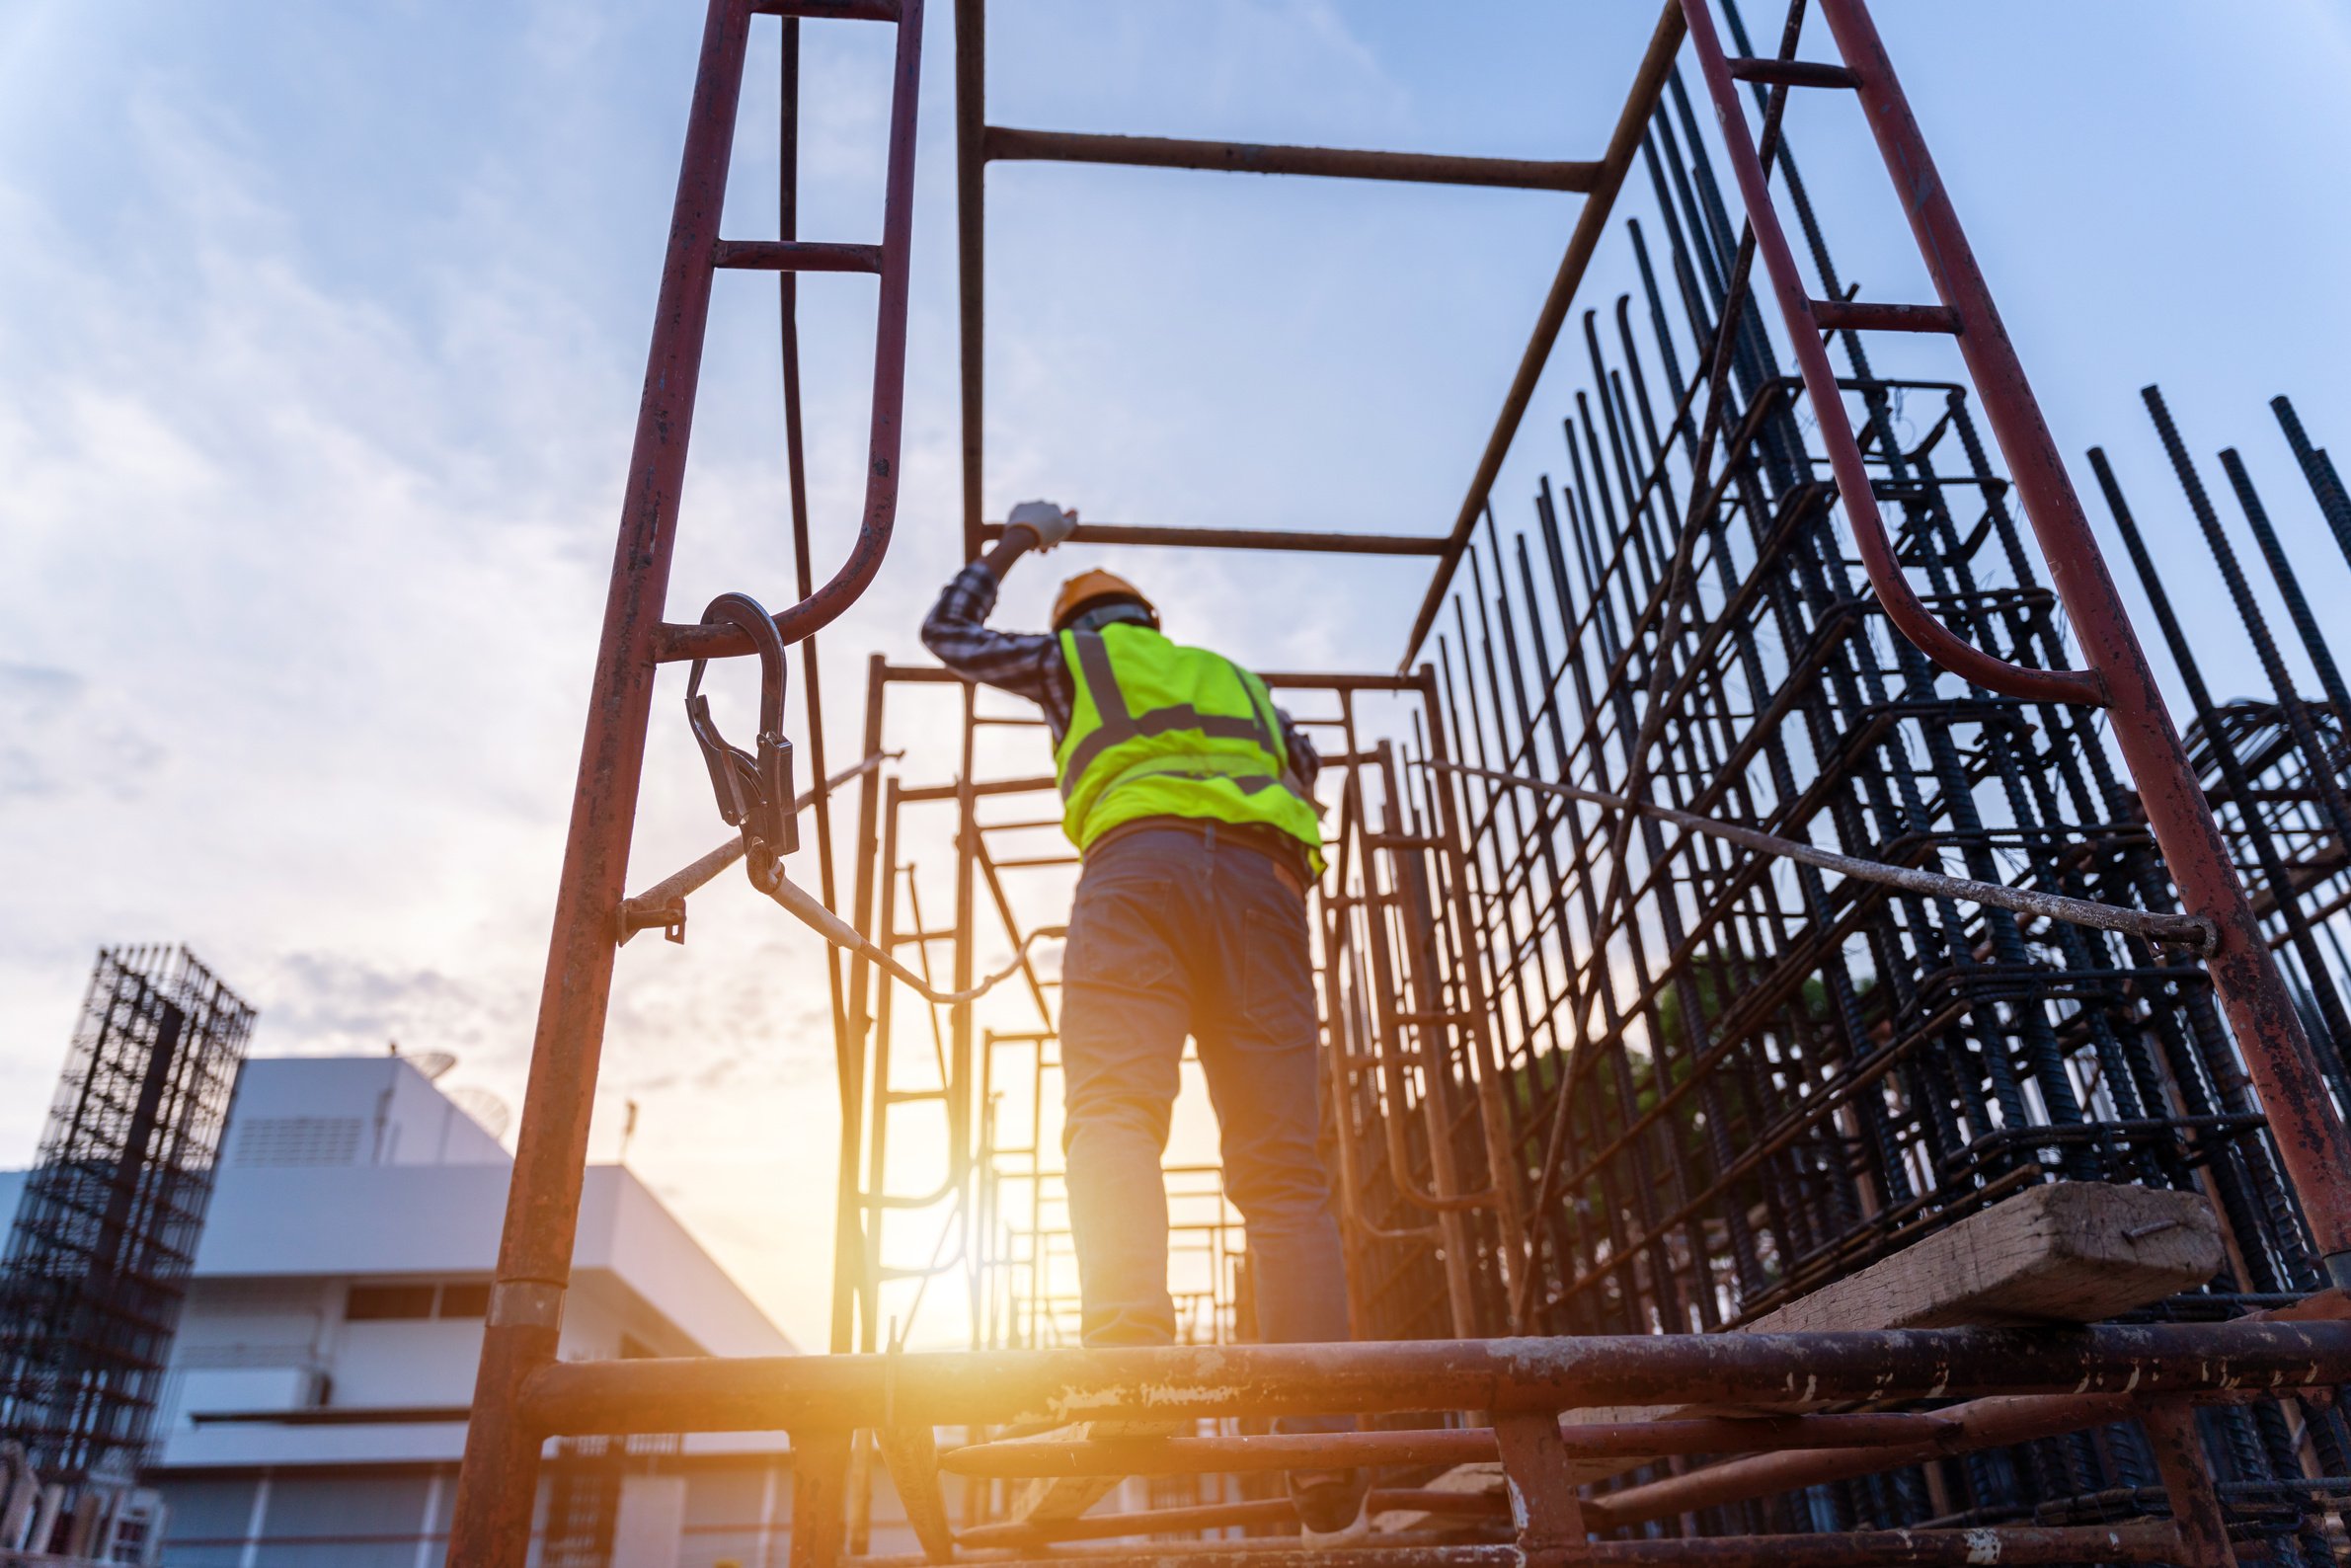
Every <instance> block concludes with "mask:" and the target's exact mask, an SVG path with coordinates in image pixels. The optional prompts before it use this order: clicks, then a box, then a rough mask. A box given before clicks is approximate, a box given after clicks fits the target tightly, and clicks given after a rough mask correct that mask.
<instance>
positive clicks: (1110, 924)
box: [1061, 876, 1176, 991]
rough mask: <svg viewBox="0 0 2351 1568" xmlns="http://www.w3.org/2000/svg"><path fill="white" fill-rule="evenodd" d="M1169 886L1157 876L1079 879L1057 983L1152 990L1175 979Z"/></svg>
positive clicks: (1071, 907) (1162, 986) (1170, 890)
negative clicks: (1059, 979)
mask: <svg viewBox="0 0 2351 1568" xmlns="http://www.w3.org/2000/svg"><path fill="white" fill-rule="evenodd" d="M1172 892H1173V889H1172V886H1171V884H1169V883H1168V882H1167V881H1165V880H1163V879H1160V878H1145V877H1134V876H1125V877H1104V878H1088V879H1084V880H1081V881H1080V882H1079V883H1078V885H1077V900H1076V902H1074V903H1073V904H1072V905H1071V906H1070V910H1069V940H1068V943H1067V945H1066V946H1064V947H1063V948H1062V949H1061V983H1062V984H1063V985H1064V986H1070V985H1080V986H1084V985H1091V986H1100V987H1104V988H1107V989H1112V990H1131V991H1155V990H1161V989H1164V988H1165V987H1166V986H1168V985H1169V984H1171V983H1173V982H1174V980H1175V978H1176V956H1175V949H1174V946H1173V943H1172V942H1171V941H1170V935H1171V933H1170V930H1169V924H1170V921H1169V906H1170V903H1171V902H1172Z"/></svg>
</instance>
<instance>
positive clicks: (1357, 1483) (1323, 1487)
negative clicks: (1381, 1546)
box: [1290, 1470, 1371, 1535]
mask: <svg viewBox="0 0 2351 1568" xmlns="http://www.w3.org/2000/svg"><path fill="white" fill-rule="evenodd" d="M1370 1492H1371V1472H1370V1471H1369V1470H1293V1471H1291V1472H1290V1500H1291V1502H1292V1503H1293V1504H1295V1505H1296V1507H1297V1511H1298V1523H1299V1524H1300V1525H1303V1526H1304V1527H1305V1528H1306V1529H1307V1531H1308V1533H1310V1534H1315V1535H1336V1534H1338V1533H1339V1532H1340V1531H1341V1530H1344V1529H1349V1528H1351V1527H1352V1526H1353V1525H1354V1524H1355V1522H1356V1521H1357V1520H1358V1519H1360V1518H1362V1517H1363V1512H1364V1498H1365V1497H1366V1496H1367V1495H1368V1494H1369V1493H1370Z"/></svg>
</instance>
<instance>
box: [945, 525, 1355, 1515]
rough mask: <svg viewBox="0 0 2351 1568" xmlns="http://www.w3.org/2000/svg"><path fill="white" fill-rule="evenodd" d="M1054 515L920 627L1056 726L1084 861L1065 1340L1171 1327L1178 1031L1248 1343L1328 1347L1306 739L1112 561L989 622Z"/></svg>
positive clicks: (1069, 1014)
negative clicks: (1032, 609) (1024, 627)
mask: <svg viewBox="0 0 2351 1568" xmlns="http://www.w3.org/2000/svg"><path fill="white" fill-rule="evenodd" d="M1076 526H1077V513H1076V512H1074V511H1063V510H1061V509H1060V508H1058V507H1057V506H1054V505H1052V504H1050V503H1047V502H1038V501H1032V502H1025V503H1023V504H1022V505H1021V506H1019V507H1017V508H1015V509H1014V510H1013V511H1012V515H1011V517H1010V518H1009V520H1008V522H1007V525H1006V527H1005V529H1004V534H1003V538H1002V539H1001V540H1000V541H999V542H998V543H997V544H996V546H995V547H994V548H993V549H991V550H990V551H989V552H988V553H987V554H986V555H985V556H984V557H982V558H981V559H980V560H978V561H975V562H973V563H972V564H971V565H969V566H967V567H965V568H964V569H963V571H962V572H961V573H959V574H957V576H956V578H955V580H954V581H953V582H952V583H950V584H948V585H947V588H946V590H945V591H944V592H942V593H941V594H940V595H939V600H938V603H937V604H935V605H933V606H932V608H931V612H930V615H929V617H928V618H927V619H925V620H924V621H923V623H922V642H923V646H924V647H926V648H928V649H929V650H930V651H931V652H932V653H933V654H935V655H937V656H938V659H939V661H940V663H942V664H944V665H945V666H947V667H948V668H950V669H952V670H954V671H955V672H956V673H957V674H959V675H961V676H963V677H964V678H965V679H966V680H972V681H979V682H981V683H984V684H986V685H990V686H995V687H997V688H999V689H1001V690H1004V691H1009V692H1012V693H1013V694H1015V695H1017V696H1021V697H1026V698H1028V699H1030V700H1031V701H1033V702H1035V703H1036V704H1037V705H1038V706H1039V707H1041V708H1043V709H1044V710H1045V719H1046V724H1047V726H1048V728H1049V729H1050V730H1051V732H1052V734H1053V742H1054V768H1055V777H1056V780H1057V782H1058V785H1059V787H1060V794H1061V801H1062V808H1063V809H1062V828H1063V830H1064V831H1065V832H1066V833H1067V834H1068V836H1069V838H1070V841H1071V842H1073V843H1075V844H1076V845H1077V849H1078V854H1079V856H1080V857H1081V862H1082V869H1081V871H1080V873H1079V876H1078V882H1077V899H1076V904H1075V906H1074V908H1073V909H1072V910H1071V912H1070V916H1069V938H1068V944H1067V946H1066V948H1065V950H1064V953H1063V957H1062V961H1061V1017H1060V1042H1061V1076H1062V1083H1063V1093H1064V1101H1065V1106H1066V1114H1065V1118H1064V1123H1063V1128H1062V1134H1061V1142H1062V1148H1063V1150H1064V1152H1065V1154H1066V1157H1067V1165H1068V1184H1069V1224H1070V1229H1071V1231H1072V1233H1073V1235H1074V1239H1075V1243H1076V1250H1077V1266H1078V1286H1079V1291H1080V1294H1081V1296H1082V1299H1083V1316H1082V1323H1083V1334H1084V1338H1085V1342H1086V1344H1088V1345H1092V1346H1112V1345H1166V1344H1170V1343H1172V1342H1173V1341H1174V1338H1175V1305H1174V1302H1173V1301H1172V1299H1171V1298H1170V1297H1169V1295H1168V1291H1167V1224H1168V1219H1167V1191H1166V1186H1165V1183H1164V1181H1163V1180H1162V1178H1161V1176H1160V1157H1161V1155H1162V1154H1163V1153H1164V1152H1165V1150H1166V1147H1167V1132H1168V1119H1169V1114H1170V1111H1171V1109H1172V1108H1173V1106H1174V1103H1175V1097H1176V1086H1177V1079H1178V1073H1179V1063H1180V1062H1181V1060H1182V1057H1183V1049H1184V1038H1185V1036H1186V1035H1190V1036H1191V1037H1192V1038H1193V1039H1194V1040H1195V1041H1197V1042H1198V1044H1199V1047H1200V1064H1201V1069H1202V1071H1203V1073H1204V1075H1205V1076H1206V1077H1207V1079H1208V1086H1209V1096H1210V1099H1211V1100H1212V1101H1213V1102H1214V1104H1215V1109H1216V1121H1217V1125H1218V1127H1219V1129H1220V1130H1221V1138H1222V1146H1223V1160H1224V1190H1225V1192H1227V1193H1228V1194H1230V1195H1231V1198H1232V1201H1233V1203H1234V1204H1235V1205H1237V1206H1238V1207H1239V1209H1240V1211H1241V1215H1242V1217H1243V1218H1244V1219H1245V1220H1246V1221H1247V1222H1248V1235H1249V1256H1250V1260H1251V1264H1252V1266H1253V1270H1254V1283H1255V1286H1256V1293H1255V1294H1256V1310H1257V1330H1258V1336H1259V1338H1261V1339H1263V1340H1266V1341H1268V1342H1274V1343H1293V1344H1294V1343H1313V1342H1323V1341H1334V1340H1344V1339H1346V1338H1347V1337H1348V1327H1347V1284H1346V1264H1345V1258H1344V1255H1343V1254H1342V1252H1341V1250H1340V1246H1339V1228H1338V1223H1337V1220H1336V1218H1335V1217H1334V1215H1333V1214H1332V1211H1331V1189H1330V1178H1329V1174H1328V1172H1327V1171H1326V1170H1325V1169H1324V1167H1323V1163H1322V1158H1321V1155H1320V1153H1319V1151H1318V1150H1317V1148H1316V1145H1315V1136H1316V1131H1317V1127H1318V1121H1319V1119H1318V1112H1317V1098H1318V1096H1317V1091H1318V1089H1319V1078H1318V1072H1317V1067H1316V1061H1315V1050H1314V1046H1315V1006H1314V974H1313V962H1312V959H1311V957H1310V956H1309V953H1308V949H1307V939H1306V889H1307V887H1308V886H1309V885H1310V884H1311V883H1312V881H1313V880H1314V879H1315V878H1316V877H1318V876H1319V875H1320V874H1321V871H1322V854H1321V845H1322V839H1321V832H1320V829H1319V827H1318V825H1317V823H1316V820H1315V811H1314V806H1313V798H1312V796H1311V794H1310V793H1309V792H1310V790H1311V787H1312V785H1313V782H1314V773H1315V769H1316V766H1317V760H1316V757H1315V755H1314V750H1313V748H1312V747H1311V746H1310V745H1307V744H1306V741H1305V738H1304V737H1303V736H1301V735H1300V734H1299V733H1298V732H1297V730H1296V728H1295V726H1293V724H1292V722H1291V720H1290V716H1289V715H1288V714H1286V713H1284V712H1282V711H1281V710H1280V709H1278V708H1276V707H1275V706H1274V705H1273V702H1272V699H1271V698H1270V697H1269V696H1268V695H1267V692H1266V687H1265V683H1264V682H1263V681H1262V680H1260V679H1258V678H1257V676H1256V675H1254V674H1251V673H1250V672H1249V671H1247V670H1245V669H1243V668H1241V667H1240V666H1237V665H1235V664H1233V663H1232V662H1231V661H1229V660H1227V659H1225V658H1223V657H1222V656H1220V655H1217V654H1213V653H1211V652H1209V651H1208V650H1206V649H1202V648H1186V647H1184V646H1182V645H1181V644H1178V643H1175V642H1171V641H1170V640H1169V639H1168V638H1166V637H1165V636H1163V635H1161V633H1160V630H1159V615H1158V612H1157V611H1156V610H1155V609H1154V608H1153V607H1152V605H1151V602H1150V600H1149V599H1147V598H1145V597H1144V596H1143V594H1142V591H1141V590H1140V589H1138V588H1136V587H1135V586H1134V585H1133V584H1131V583H1129V582H1127V581H1125V580H1124V579H1122V578H1119V577H1116V576H1113V575H1112V574H1111V573H1108V572H1103V571H1090V572H1081V573H1079V574H1078V575H1077V576H1075V577H1073V578H1071V579H1070V580H1069V581H1068V582H1066V583H1064V584H1063V585H1062V586H1061V590H1060V593H1059V595H1058V597H1057V598H1056V600H1055V602H1054V610H1053V633H1052V635H1050V636H1048V635H1042V634H1034V635H1019V634H1014V633H1008V632H1000V631H995V630H992V629H991V628H989V627H988V625H987V624H986V622H987V617H988V615H989V613H990V612H991V611H992V610H993V609H994V608H995V602H996V591H997V588H999V586H1000V585H1001V584H1002V582H1003V579H1004V575H1005V573H1006V572H1008V571H1009V570H1010V569H1011V567H1012V565H1013V563H1014V562H1016V561H1018V560H1019V559H1020V558H1021V557H1022V556H1023V555H1025V554H1027V553H1028V552H1029V551H1031V550H1040V551H1042V550H1051V549H1052V548H1053V547H1054V546H1056V545H1058V544H1059V543H1060V542H1061V541H1063V540H1064V539H1066V538H1068V537H1069V535H1070V533H1071V531H1072V530H1073V529H1074V528H1075V527H1076ZM1351 1426H1352V1423H1351V1422H1349V1421H1347V1420H1345V1419H1321V1418H1306V1419H1300V1420H1296V1421H1289V1422H1285V1423H1284V1430H1287V1431H1322V1432H1327V1431H1334V1430H1347V1429H1348V1428H1349V1427H1351ZM1290 1482H1291V1494H1292V1496H1293V1498H1294V1499H1295V1500H1296V1503H1297V1506H1298V1514H1299V1517H1300V1519H1301V1520H1302V1521H1303V1523H1304V1524H1305V1525H1306V1527H1307V1528H1308V1529H1315V1530H1319V1531H1330V1530H1336V1529H1345V1528H1346V1527H1347V1526H1349V1525H1350V1524H1352V1523H1353V1522H1354V1521H1355V1519H1356V1517H1357V1514H1358V1512H1359V1511H1360V1509H1361V1507H1362V1503H1363V1497H1364V1489H1365V1480H1364V1474H1363V1472H1362V1471H1349V1470H1322V1471H1295V1472H1293V1473H1292V1475H1291V1478H1290Z"/></svg>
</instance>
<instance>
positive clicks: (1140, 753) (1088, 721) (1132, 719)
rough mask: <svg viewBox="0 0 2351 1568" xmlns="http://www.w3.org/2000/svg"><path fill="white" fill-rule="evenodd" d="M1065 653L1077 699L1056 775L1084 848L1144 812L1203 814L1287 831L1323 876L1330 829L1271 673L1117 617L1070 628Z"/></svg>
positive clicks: (1067, 819) (1066, 817)
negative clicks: (1277, 713)
mask: <svg viewBox="0 0 2351 1568" xmlns="http://www.w3.org/2000/svg"><path fill="white" fill-rule="evenodd" d="M1061 657H1062V658H1063V659H1066V660H1067V661H1068V662H1069V674H1070V679H1071V682H1072V683H1073V685H1074V686H1075V687H1076V701H1075V702H1074V703H1073V704H1072V705H1071V709H1070V714H1069V733H1068V734H1067V735H1064V736H1063V737H1061V744H1060V745H1058V747H1056V748H1055V751H1054V776H1055V779H1056V781H1057V782H1058V784H1059V785H1060V790H1061V830H1062V831H1063V832H1065V833H1067V834H1068V835H1069V841H1070V842H1071V843H1073V844H1075V845H1077V849H1078V853H1079V854H1081V855H1082V854H1084V853H1085V850H1086V846H1087V845H1089V844H1091V843H1092V842H1093V841H1094V840H1095V839H1097V838H1099V837H1101V836H1102V834H1103V833H1105V832H1107V831H1108V830H1109V829H1111V828H1113V827H1116V826H1117V825H1119V824H1120V823H1131V822H1134V821H1135V820H1136V819H1137V818H1142V817H1190V818H1205V819H1208V820H1210V821H1213V822H1219V823H1244V824H1249V825H1255V826H1264V827H1273V828H1277V829H1279V830H1280V831H1282V832H1285V833H1288V834H1290V835H1291V836H1292V837H1293V838H1295V839H1296V840H1297V841H1298V842H1299V844H1300V845H1302V846H1303V847H1304V849H1305V851H1306V858H1307V861H1308V863H1309V864H1310V865H1311V866H1312V867H1313V868H1314V873H1315V875H1317V876H1320V875H1321V874H1322V828H1321V826H1320V824H1319V823H1316V821H1315V819H1314V805H1313V802H1312V801H1311V800H1310V799H1309V798H1308V797H1307V795H1306V792H1305V789H1304V787H1303V786H1302V785H1300V784H1299V783H1298V781H1297V776H1296V774H1294V773H1293V771H1292V770H1291V766H1290V750H1289V747H1288V746H1287V745H1284V743H1283V739H1282V728H1281V725H1280V724H1279V723H1278V722H1276V720H1275V718H1274V701H1273V698H1272V696H1271V695H1269V694H1268V693H1267V691H1266V689H1265V682H1264V681H1262V680H1260V679H1258V678H1257V677H1256V676H1255V675H1253V674H1251V673H1250V672H1249V671H1248V670H1246V669H1243V668H1241V666H1238V665H1236V664H1234V663H1233V662H1232V661H1231V660H1229V659H1226V658H1224V657H1223V656H1222V655H1220V654H1213V653H1210V652H1209V651H1208V650H1207V649H1205V648H1186V647H1183V646H1181V645H1180V644H1177V643H1172V642H1170V641H1168V640H1167V639H1166V638H1165V637H1162V636H1161V635H1160V634H1159V633H1157V632H1155V631H1152V630H1151V629H1150V628H1149V627H1147V626H1135V625H1130V624H1127V623H1124V622H1116V621H1114V622H1112V623H1111V624H1110V625H1108V626H1105V627H1103V628H1102V629H1101V630H1100V631H1094V632H1063V633H1061Z"/></svg>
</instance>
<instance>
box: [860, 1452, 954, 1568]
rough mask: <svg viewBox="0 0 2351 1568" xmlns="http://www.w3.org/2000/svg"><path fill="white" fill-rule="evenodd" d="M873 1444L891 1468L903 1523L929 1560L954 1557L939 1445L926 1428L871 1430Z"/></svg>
mask: <svg viewBox="0 0 2351 1568" xmlns="http://www.w3.org/2000/svg"><path fill="white" fill-rule="evenodd" d="M874 1446H875V1447H876V1448H878V1449H880V1450H882V1462H883V1463H884V1464H886V1465H888V1466H889V1467H890V1480H891V1484H892V1485H894V1486H895V1487H897V1488H898V1500H899V1502H900V1503H901V1505H903V1507H904V1508H905V1511H906V1523H907V1525H909V1526H910V1527H912V1529H913V1530H914V1538H915V1539H916V1540H917V1541H920V1542H921V1543H922V1551H923V1555H925V1556H927V1557H928V1558H930V1560H931V1561H932V1562H939V1563H943V1562H952V1561H954V1560H955V1526H954V1525H953V1524H952V1523H950V1522H949V1520H948V1518H947V1498H946V1495H945V1494H944V1493H942V1492H941V1491H940V1490H939V1445H938V1439H937V1437H936V1436H935V1435H934V1434H933V1433H932V1431H931V1429H930V1428H928V1427H903V1426H901V1427H888V1428H883V1429H881V1430H878V1431H876V1432H875V1433H874Z"/></svg>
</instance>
